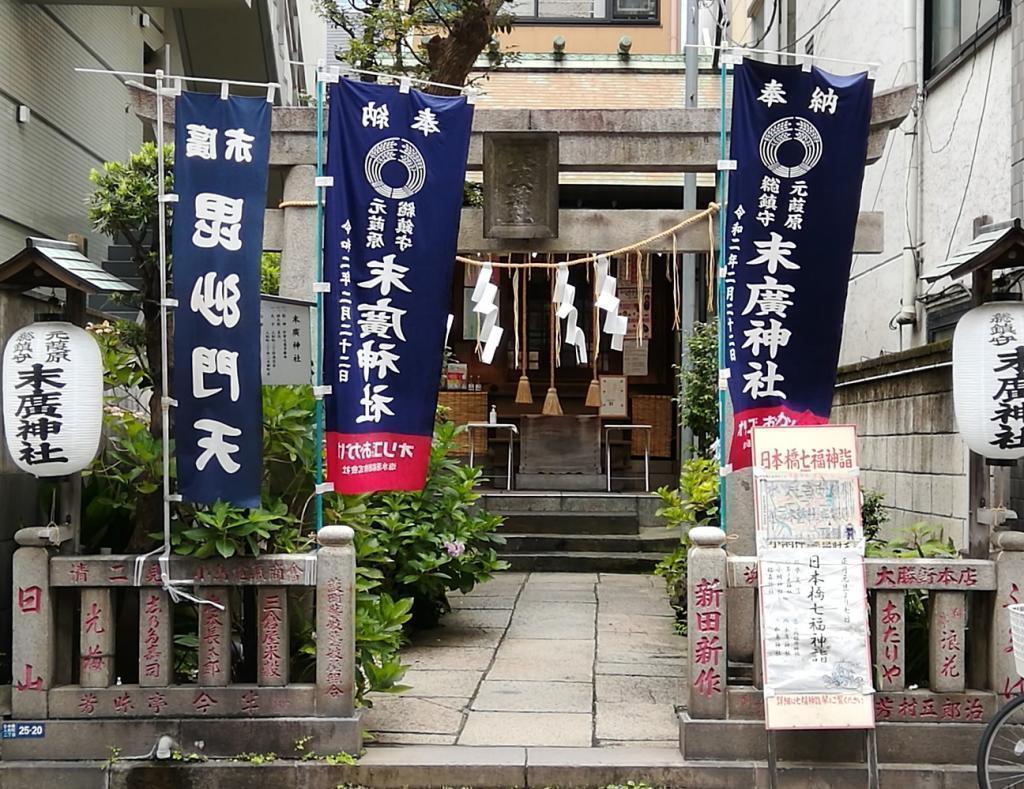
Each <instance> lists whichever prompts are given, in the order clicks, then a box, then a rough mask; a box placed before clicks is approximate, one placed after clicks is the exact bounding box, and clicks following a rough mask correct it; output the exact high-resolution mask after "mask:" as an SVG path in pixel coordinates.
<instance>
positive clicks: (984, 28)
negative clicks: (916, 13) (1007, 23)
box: [925, 0, 1010, 76]
mask: <svg viewBox="0 0 1024 789" xmlns="http://www.w3.org/2000/svg"><path fill="white" fill-rule="evenodd" d="M1009 16H1010V3H1009V0H928V4H927V5H926V6H925V29H926V31H927V38H926V39H925V44H926V49H927V51H928V55H927V59H928V71H927V73H928V76H932V75H934V74H937V73H938V72H940V71H942V70H943V69H945V68H946V67H947V66H950V65H952V64H953V63H955V62H956V61H957V60H958V59H959V58H960V57H961V56H963V55H964V54H965V53H966V52H968V51H969V50H970V49H971V47H972V45H974V44H976V43H977V42H978V40H979V39H980V38H982V37H983V36H986V35H987V34H988V33H990V32H991V31H992V30H993V29H994V28H995V27H996V25H998V24H999V22H1000V21H1001V20H1002V19H1004V18H1009Z"/></svg>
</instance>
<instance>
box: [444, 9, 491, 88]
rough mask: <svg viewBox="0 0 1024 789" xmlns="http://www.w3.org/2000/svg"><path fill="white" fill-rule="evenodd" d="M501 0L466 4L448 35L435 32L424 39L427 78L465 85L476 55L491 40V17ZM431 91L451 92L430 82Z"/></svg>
mask: <svg viewBox="0 0 1024 789" xmlns="http://www.w3.org/2000/svg"><path fill="white" fill-rule="evenodd" d="M501 6H502V2H500V1H499V2H495V0H488V1H487V2H484V0H480V1H479V2H476V3H472V4H467V5H466V7H465V8H464V10H463V12H462V14H461V15H460V16H459V18H458V19H456V20H455V21H454V22H453V23H452V26H451V31H450V32H449V33H448V35H447V36H444V37H442V36H441V35H435V36H434V37H433V38H431V39H430V41H428V42H427V59H428V62H429V64H430V79H431V80H432V81H434V82H442V83H444V84H446V85H464V84H465V83H466V79H467V77H469V74H470V72H471V71H472V70H473V66H474V65H475V64H476V59H477V57H478V56H479V55H480V53H481V52H483V51H484V48H485V47H486V46H487V44H488V43H489V42H490V40H491V34H492V33H493V32H494V20H495V16H496V15H497V13H498V11H499V9H500V8H501ZM427 91H428V92H430V93H436V94H440V95H450V94H452V93H453V92H454V91H452V90H449V89H446V88H438V87H435V86H433V85H431V86H430V87H428V88H427Z"/></svg>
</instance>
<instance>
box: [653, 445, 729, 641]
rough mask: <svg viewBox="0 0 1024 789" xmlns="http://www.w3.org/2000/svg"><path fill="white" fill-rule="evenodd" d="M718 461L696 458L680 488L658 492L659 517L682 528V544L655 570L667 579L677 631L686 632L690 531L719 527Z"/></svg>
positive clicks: (686, 469) (685, 467)
mask: <svg viewBox="0 0 1024 789" xmlns="http://www.w3.org/2000/svg"><path fill="white" fill-rule="evenodd" d="M719 480H720V477H719V474H718V462H717V461H715V460H710V459H708V458H700V457H695V458H691V459H690V460H687V461H686V462H685V463H684V464H683V469H682V473H681V474H680V475H679V487H678V488H668V487H662V488H659V489H658V491H657V494H658V496H659V497H660V498H661V504H662V506H661V507H659V508H658V511H657V515H658V517H660V518H662V519H664V521H665V524H666V526H667V527H668V528H670V529H680V530H681V531H680V536H679V545H678V546H676V548H675V550H674V551H672V552H671V553H670V554H668V556H666V557H665V558H664V559H662V560H661V561H660V562H658V564H657V565H656V566H655V568H654V574H655V575H658V576H661V577H662V578H664V579H665V587H666V589H667V590H668V595H669V602H670V603H671V604H672V608H673V609H675V612H676V629H677V631H679V632H680V633H685V632H686V558H687V552H688V551H689V549H690V541H689V537H688V533H689V530H690V529H691V528H692V527H694V526H709V525H717V523H718V509H719V498H718V490H719V487H718V486H719Z"/></svg>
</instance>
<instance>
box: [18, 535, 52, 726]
mask: <svg viewBox="0 0 1024 789" xmlns="http://www.w3.org/2000/svg"><path fill="white" fill-rule="evenodd" d="M44 532H45V530H41V529H34V528H29V529H21V530H20V531H18V532H17V533H16V534H15V535H14V539H15V542H17V543H18V545H20V546H21V547H20V548H18V549H17V550H16V551H15V552H14V573H13V574H14V588H13V590H12V591H13V592H14V599H13V601H12V602H13V605H12V608H13V610H12V612H11V613H12V620H13V623H14V627H13V633H12V641H11V646H12V649H11V673H12V674H13V687H12V688H11V691H12V692H11V712H12V713H13V714H14V718H15V719H16V720H17V719H20V720H32V719H37V720H39V719H45V718H46V717H47V712H48V709H47V693H46V692H47V690H49V689H50V687H51V686H52V685H53V674H54V671H55V670H56V651H55V637H56V633H55V630H54V628H55V621H56V620H55V611H54V596H53V594H52V593H51V589H50V548H49V547H48V546H51V545H52V543H51V542H50V541H49V540H48V539H47V536H46V534H45V533H44Z"/></svg>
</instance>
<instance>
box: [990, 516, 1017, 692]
mask: <svg viewBox="0 0 1024 789" xmlns="http://www.w3.org/2000/svg"><path fill="white" fill-rule="evenodd" d="M992 545H993V553H992V559H993V560H994V561H995V563H996V595H995V604H994V605H993V607H992V629H991V631H990V632H991V637H990V638H991V640H990V642H989V649H988V659H989V681H990V683H991V687H992V690H994V691H995V692H996V693H997V694H999V695H1000V696H1001V698H1002V701H1006V700H1007V699H1009V698H1010V697H1011V696H1013V695H1015V694H1017V693H1022V692H1024V680H1022V679H1021V678H1020V677H1019V676H1018V675H1017V669H1016V667H1015V664H1014V661H1013V649H1012V646H1011V644H1012V642H1011V639H1010V612H1009V611H1007V608H1008V607H1009V606H1011V605H1013V604H1014V603H1024V533H1022V532H1016V531H1000V532H994V533H993V534H992Z"/></svg>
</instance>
